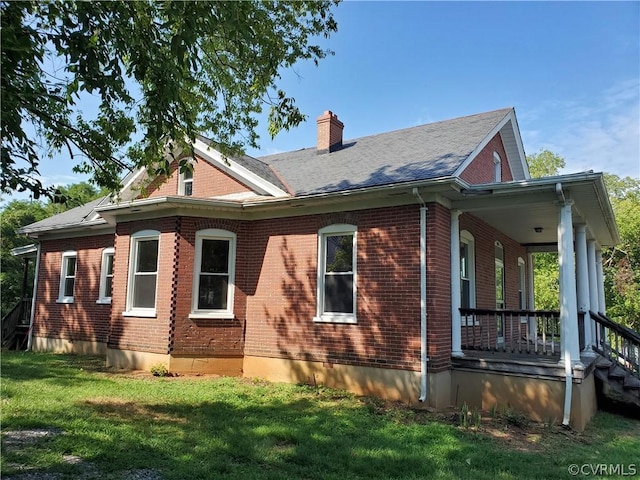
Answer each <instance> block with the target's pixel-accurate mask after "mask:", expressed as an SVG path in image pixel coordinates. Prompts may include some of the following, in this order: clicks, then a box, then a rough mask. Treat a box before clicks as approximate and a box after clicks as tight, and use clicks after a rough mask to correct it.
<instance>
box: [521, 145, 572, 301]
mask: <svg viewBox="0 0 640 480" xmlns="http://www.w3.org/2000/svg"><path fill="white" fill-rule="evenodd" d="M527 163H528V164H529V173H530V174H531V177H533V178H540V177H552V176H554V175H558V174H559V173H560V169H561V168H564V166H565V161H564V158H562V157H561V156H559V155H556V154H555V153H553V152H551V151H549V150H546V149H544V150H543V149H540V151H539V152H538V153H535V154H533V155H527ZM533 271H534V278H535V283H534V297H535V302H536V304H535V308H537V309H541V310H558V309H559V308H560V282H559V268H558V254H557V253H536V254H535V260H534V268H533Z"/></svg>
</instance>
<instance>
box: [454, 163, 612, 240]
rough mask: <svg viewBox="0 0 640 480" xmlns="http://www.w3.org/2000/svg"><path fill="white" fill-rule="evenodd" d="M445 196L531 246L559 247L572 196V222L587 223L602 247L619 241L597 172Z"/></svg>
mask: <svg viewBox="0 0 640 480" xmlns="http://www.w3.org/2000/svg"><path fill="white" fill-rule="evenodd" d="M558 185H560V187H558ZM447 196H448V197H449V198H450V200H451V203H452V208H454V209H458V210H461V211H462V212H469V213H471V214H473V215H474V216H476V217H478V218H480V219H482V220H483V221H485V222H487V223H488V224H489V225H491V226H493V227H494V228H496V229H498V230H500V231H501V232H504V233H505V234H506V235H508V236H510V237H511V238H513V239H514V240H516V241H518V242H519V243H521V244H523V245H527V246H529V247H531V248H532V249H533V250H535V249H539V250H545V249H549V248H550V247H552V248H551V249H553V250H555V248H557V247H556V245H557V240H558V232H557V229H558V220H559V208H560V204H561V202H562V201H563V199H566V200H572V201H573V208H572V213H573V224H574V225H578V224H581V223H583V224H585V225H586V227H587V238H588V239H595V240H596V241H597V243H598V244H599V245H600V246H601V247H605V246H611V245H614V244H616V243H617V242H618V232H617V228H616V225H615V219H614V216H613V211H612V209H611V204H610V203H609V198H608V196H607V192H606V189H605V187H604V182H603V180H602V174H599V173H597V174H594V173H585V174H576V175H563V176H558V177H547V178H542V179H533V180H527V181H523V182H508V183H501V184H490V185H481V186H480V185H477V186H476V185H474V186H469V188H464V189H461V190H460V191H459V192H455V193H453V194H451V195H447Z"/></svg>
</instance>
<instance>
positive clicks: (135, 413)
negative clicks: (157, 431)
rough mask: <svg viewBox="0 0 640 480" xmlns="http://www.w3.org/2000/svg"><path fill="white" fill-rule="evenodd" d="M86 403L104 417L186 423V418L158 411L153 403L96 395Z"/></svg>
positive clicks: (120, 419)
mask: <svg viewBox="0 0 640 480" xmlns="http://www.w3.org/2000/svg"><path fill="white" fill-rule="evenodd" d="M84 404H85V405H87V406H89V407H91V408H92V409H93V411H95V412H96V413H98V414H99V415H100V416H102V417H106V418H111V419H114V420H119V421H127V422H128V421H131V420H133V419H140V418H145V419H151V420H155V421H162V422H171V423H186V420H185V419H184V418H179V417H176V416H175V415H168V414H166V413H163V412H160V411H157V410H155V409H154V408H153V405H145V404H139V403H135V402H131V401H127V400H123V399H120V398H112V397H96V398H90V399H87V400H85V401H84Z"/></svg>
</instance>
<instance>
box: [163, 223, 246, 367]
mask: <svg viewBox="0 0 640 480" xmlns="http://www.w3.org/2000/svg"><path fill="white" fill-rule="evenodd" d="M210 228H217V229H222V230H228V231H231V232H233V233H235V234H236V235H237V245H236V266H235V283H236V285H238V287H237V288H235V291H234V310H233V311H234V314H235V318H234V319H201V318H200V319H190V318H189V314H190V313H191V305H192V303H191V302H192V290H193V273H194V263H195V237H196V232H197V231H198V230H204V229H210ZM251 242H252V238H251V235H250V233H249V232H248V231H247V226H246V223H244V222H239V221H233V220H216V219H202V218H188V217H184V218H180V223H179V235H178V251H177V254H178V259H179V261H178V266H177V271H176V276H175V285H176V287H175V288H176V290H175V295H176V297H175V299H176V302H175V315H174V326H173V331H172V341H171V350H172V353H173V354H174V355H176V356H199V357H227V358H228V357H233V356H242V354H243V348H244V338H243V331H244V324H245V319H246V314H245V307H246V295H245V293H244V289H243V288H242V286H243V285H244V284H245V283H246V275H247V273H246V268H245V265H246V261H245V257H246V255H247V252H246V249H247V246H248V245H249V244H250V243H251Z"/></svg>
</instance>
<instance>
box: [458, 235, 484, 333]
mask: <svg viewBox="0 0 640 480" xmlns="http://www.w3.org/2000/svg"><path fill="white" fill-rule="evenodd" d="M463 243H465V244H466V245H467V251H468V252H469V265H468V268H469V308H476V251H475V250H476V247H475V244H476V240H475V237H474V236H473V235H472V234H471V232H469V231H467V230H462V231H461V232H460V244H463ZM460 260H461V261H462V258H461V259H460ZM460 281H461V282H462V278H461V279H460ZM460 295H461V297H462V285H461V286H460ZM461 300H462V298H461ZM461 303H462V302H461ZM461 320H462V326H463V327H471V326H473V325H475V326H480V320H478V319H476V320H475V321H474V320H473V316H472V315H462V317H461Z"/></svg>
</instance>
